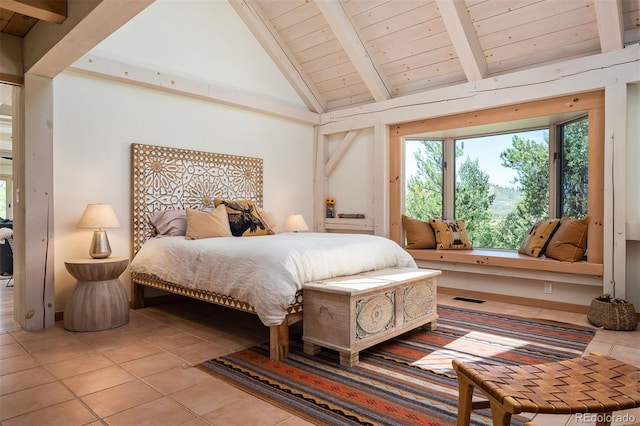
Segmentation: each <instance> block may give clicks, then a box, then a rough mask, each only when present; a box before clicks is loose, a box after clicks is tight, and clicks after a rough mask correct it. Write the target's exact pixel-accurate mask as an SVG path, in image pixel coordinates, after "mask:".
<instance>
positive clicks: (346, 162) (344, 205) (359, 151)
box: [325, 128, 374, 218]
mask: <svg viewBox="0 0 640 426" xmlns="http://www.w3.org/2000/svg"><path fill="white" fill-rule="evenodd" d="M344 136H345V133H338V134H335V135H331V136H330V137H329V144H328V155H329V157H328V158H326V159H325V163H326V162H327V160H328V159H329V158H331V155H333V154H334V152H335V149H336V147H337V146H338V145H339V143H340V142H341V141H342V139H343V138H344ZM373 161H374V141H373V128H368V129H362V130H360V132H358V136H357V137H356V139H355V140H354V141H353V143H352V144H351V146H350V147H349V149H348V150H347V152H345V153H344V155H343V157H342V160H341V161H340V163H339V164H338V166H337V167H336V169H335V170H334V172H333V173H332V174H331V176H330V177H329V179H328V182H327V192H328V195H329V196H331V197H333V198H335V199H336V206H335V212H336V217H337V215H338V214H339V213H364V215H365V218H373V212H374V187H373V177H374V172H373Z"/></svg>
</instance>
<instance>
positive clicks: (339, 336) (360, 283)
mask: <svg viewBox="0 0 640 426" xmlns="http://www.w3.org/2000/svg"><path fill="white" fill-rule="evenodd" d="M440 273H441V272H440V271H436V270H427V269H414V268H397V269H384V270H379V271H372V272H367V273H363V274H359V275H352V276H348V277H339V278H333V279H330V280H324V281H319V282H310V283H305V284H303V285H302V289H303V293H304V309H303V312H302V315H303V323H302V326H303V337H302V340H303V341H304V351H305V353H307V354H309V355H315V354H317V353H319V352H320V350H321V347H326V348H330V349H334V350H337V351H338V352H340V364H342V365H346V366H353V365H355V364H357V363H358V360H359V353H360V351H361V350H363V349H366V348H368V347H370V346H373V345H375V344H377V343H380V342H383V341H385V340H388V339H390V338H392V337H395V336H398V335H400V334H402V333H405V332H407V331H410V330H412V329H415V328H418V327H421V326H422V327H425V328H426V329H429V330H435V328H436V320H437V319H438V314H437V309H436V279H435V277H436V276H438V275H440Z"/></svg>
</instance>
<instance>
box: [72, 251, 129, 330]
mask: <svg viewBox="0 0 640 426" xmlns="http://www.w3.org/2000/svg"><path fill="white" fill-rule="evenodd" d="M128 264H129V259H128V258H127V257H116V256H114V257H108V258H106V259H90V258H85V259H72V260H68V261H66V262H64V265H65V266H66V268H67V271H69V273H70V274H71V275H73V277H74V278H75V279H77V280H78V282H77V284H76V288H75V289H74V290H73V293H72V294H71V297H70V298H69V300H68V301H67V306H66V308H65V310H64V328H66V329H67V330H71V331H98V330H107V329H110V328H115V327H120V326H121V325H124V324H126V323H128V322H129V298H128V296H127V291H126V290H125V288H124V285H122V282H120V279H119V277H120V275H121V274H122V273H123V272H124V270H125V269H127V265H128Z"/></svg>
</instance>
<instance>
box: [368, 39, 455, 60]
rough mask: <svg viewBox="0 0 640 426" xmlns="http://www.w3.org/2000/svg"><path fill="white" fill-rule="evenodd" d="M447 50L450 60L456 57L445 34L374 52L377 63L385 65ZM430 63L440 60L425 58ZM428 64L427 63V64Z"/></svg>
mask: <svg viewBox="0 0 640 426" xmlns="http://www.w3.org/2000/svg"><path fill="white" fill-rule="evenodd" d="M443 49H447V51H448V56H449V57H450V58H453V57H457V56H456V55H457V54H456V51H455V49H454V48H453V45H452V44H451V39H450V38H449V35H448V34H447V33H446V32H443V33H438V34H434V35H432V36H428V37H423V38H420V39H418V40H414V41H407V42H406V43H404V44H401V45H398V46H397V47H393V48H391V49H385V50H384V51H381V52H376V55H377V58H378V61H379V62H380V64H381V65H386V64H389V63H392V62H398V61H403V60H404V59H406V58H412V57H414V56H417V55H422V54H424V53H434V52H438V51H442V50H443ZM425 59H427V60H428V61H430V62H431V63H434V62H438V61H440V60H442V59H437V58H434V59H431V58H428V57H426V58H425ZM427 63H429V62H427Z"/></svg>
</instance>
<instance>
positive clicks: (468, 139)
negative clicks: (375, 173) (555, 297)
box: [388, 91, 605, 263]
mask: <svg viewBox="0 0 640 426" xmlns="http://www.w3.org/2000/svg"><path fill="white" fill-rule="evenodd" d="M389 144H390V145H389V154H390V156H389V175H390V179H389V201H390V202H389V225H388V232H389V237H390V238H391V239H392V240H394V241H396V242H398V243H399V244H404V232H403V228H402V217H401V215H402V214H407V215H409V216H415V217H416V218H420V219H428V218H430V217H442V218H445V219H466V220H467V229H468V230H469V231H470V233H471V236H472V238H473V239H474V241H473V243H474V244H473V245H474V247H477V248H493V249H515V248H517V247H519V245H520V244H521V243H522V241H523V239H524V237H525V235H526V233H527V231H528V229H529V227H530V226H531V224H532V223H533V221H535V220H536V219H537V218H546V217H561V216H572V217H584V216H589V222H588V223H589V225H588V231H587V232H588V234H587V259H588V261H589V262H594V263H602V262H603V245H604V244H603V243H604V241H603V222H604V217H603V216H604V161H603V158H604V156H605V152H604V92H603V91H595V92H589V93H581V94H575V95H566V96H560V97H557V98H552V99H544V100H538V101H532V102H525V103H520V104H513V105H506V106H500V107H495V108H490V109H486V110H478V111H470V112H465V113H460V114H454V115H441V116H437V117H433V118H425V119H422V120H417V121H410V122H403V123H398V124H394V125H391V126H389Z"/></svg>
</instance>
